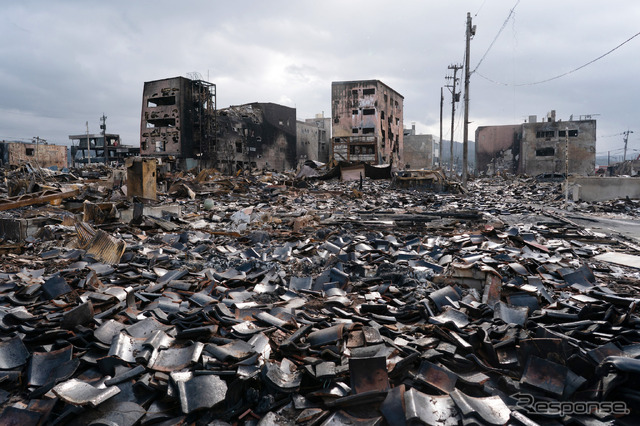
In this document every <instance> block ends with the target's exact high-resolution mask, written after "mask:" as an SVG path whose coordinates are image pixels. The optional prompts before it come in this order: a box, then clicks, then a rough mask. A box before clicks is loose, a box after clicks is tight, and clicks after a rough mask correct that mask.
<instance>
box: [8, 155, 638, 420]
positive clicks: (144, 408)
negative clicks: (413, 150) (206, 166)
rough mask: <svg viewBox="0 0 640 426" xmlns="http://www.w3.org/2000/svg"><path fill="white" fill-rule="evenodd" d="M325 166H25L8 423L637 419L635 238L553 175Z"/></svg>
mask: <svg viewBox="0 0 640 426" xmlns="http://www.w3.org/2000/svg"><path fill="white" fill-rule="evenodd" d="M154 161H155V160H154ZM128 166H129V168H132V169H133V168H135V166H136V165H135V164H131V163H129V164H128ZM319 166H320V165H319V164H309V165H307V167H306V168H302V169H300V170H299V171H298V173H297V177H296V174H294V173H291V174H285V173H275V172H253V173H250V172H244V173H238V174H237V175H235V176H231V177H229V176H224V175H221V174H220V173H218V172H216V171H215V170H202V171H200V172H197V173H196V172H170V171H162V170H161V169H158V170H159V172H158V174H157V176H156V175H155V169H154V170H153V172H154V175H153V179H150V180H149V179H147V180H145V174H146V173H147V172H145V167H146V166H145V165H142V166H141V167H140V168H139V169H137V170H133V172H134V173H142V175H143V176H141V177H140V179H141V180H140V181H137V180H136V181H135V182H134V181H133V180H131V179H130V180H127V174H128V173H129V171H124V170H115V171H114V170H111V169H108V168H106V167H101V166H97V167H94V168H85V169H80V170H71V171H69V172H65V173H62V172H50V171H47V170H45V169H25V168H22V169H13V170H8V169H7V170H4V171H3V175H4V179H3V181H2V184H1V186H0V191H1V192H2V199H0V211H1V213H2V214H1V217H0V236H1V237H0V238H1V239H0V253H1V254H2V257H1V259H2V264H1V270H0V329H1V330H2V332H1V333H0V336H2V338H1V339H0V404H1V405H0V407H1V408H0V424H24V425H37V424H109V425H115V424H117V425H136V424H143V425H149V424H212V425H225V424H246V425H275V424H278V425H281V424H305V425H336V424H353V425H384V424H388V425H404V424H427V425H450V424H451V425H453V424H492V425H502V424H514V425H515V424H519V425H535V424H540V425H542V424H544V425H549V424H557V425H560V424H578V425H606V424H616V423H617V424H637V423H638V412H637V408H636V407H637V406H638V401H639V399H640V394H639V393H638V378H639V375H640V360H639V358H640V335H639V333H638V328H639V325H640V322H639V318H638V316H637V314H636V307H637V304H638V301H640V296H639V294H638V290H637V285H638V283H639V282H640V273H639V270H638V268H640V253H638V251H639V250H640V247H638V245H637V241H636V240H634V239H632V238H627V237H626V236H625V235H621V234H613V235H612V234H605V233H601V232H596V231H593V230H592V229H590V228H589V227H585V226H583V225H580V224H579V223H578V221H577V220H576V219H575V218H574V217H573V216H572V215H573V213H571V212H567V211H566V210H563V209H561V207H562V205H563V197H562V191H561V190H560V183H559V182H557V181H554V180H546V181H542V180H536V179H534V178H517V177H510V178H508V179H507V178H502V177H493V178H490V179H489V178H487V179H479V180H475V181H472V182H470V183H469V185H468V191H462V190H461V189H460V187H459V185H457V184H456V183H455V182H450V181H449V180H448V179H447V178H446V176H444V174H442V173H441V172H439V171H433V172H424V171H423V172H420V173H418V172H415V173H413V172H403V173H399V174H398V175H396V176H395V177H394V178H393V179H389V178H381V179H373V178H371V177H368V176H372V173H373V175H375V176H378V175H377V174H384V173H385V171H384V170H379V169H376V170H369V171H367V169H365V168H364V167H362V168H351V169H350V168H349V167H346V166H344V167H338V170H335V169H334V170H331V171H329V170H323V169H322V167H319ZM358 167H359V166H358ZM331 173H332V174H331ZM340 176H342V179H340ZM378 177H380V176H378ZM387 177H388V176H387ZM136 182H138V183H136ZM140 182H142V184H140ZM156 185H157V188H156ZM574 211H580V212H582V213H583V214H584V215H590V217H593V218H596V217H615V218H620V217H625V218H631V219H633V218H634V217H635V216H636V215H637V214H638V211H639V210H638V205H637V202H636V201H634V200H628V199H623V200H619V201H614V202H599V203H581V204H576V205H575V206H574ZM594 220H595V219H594Z"/></svg>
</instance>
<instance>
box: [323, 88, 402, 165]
mask: <svg viewBox="0 0 640 426" xmlns="http://www.w3.org/2000/svg"><path fill="white" fill-rule="evenodd" d="M403 101H404V97H403V96H402V95H401V94H399V93H398V92H396V91H395V90H393V89H392V88H390V87H389V86H387V85H386V84H384V83H382V82H381V81H379V80H360V81H334V82H332V83H331V115H332V118H333V125H332V132H331V133H332V137H331V140H332V147H331V148H332V151H331V156H332V158H333V159H335V160H337V161H349V162H352V161H353V162H365V163H373V164H384V163H392V164H393V165H394V166H397V167H402V166H403V164H404V159H403V121H402V117H403Z"/></svg>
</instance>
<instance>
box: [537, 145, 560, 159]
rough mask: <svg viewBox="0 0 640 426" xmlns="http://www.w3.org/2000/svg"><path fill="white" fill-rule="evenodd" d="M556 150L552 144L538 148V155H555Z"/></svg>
mask: <svg viewBox="0 0 640 426" xmlns="http://www.w3.org/2000/svg"><path fill="white" fill-rule="evenodd" d="M555 154H556V150H555V149H554V148H553V147H552V146H547V147H544V148H538V149H536V157H553V156H555Z"/></svg>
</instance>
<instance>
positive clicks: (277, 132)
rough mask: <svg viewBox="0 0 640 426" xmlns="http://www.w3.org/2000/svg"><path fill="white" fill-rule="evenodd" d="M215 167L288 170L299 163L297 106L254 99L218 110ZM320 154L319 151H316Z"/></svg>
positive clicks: (232, 169)
mask: <svg viewBox="0 0 640 426" xmlns="http://www.w3.org/2000/svg"><path fill="white" fill-rule="evenodd" d="M217 123H218V133H217V135H216V139H217V144H216V151H215V158H216V161H215V163H214V165H215V167H217V168H219V169H220V170H223V171H226V172H231V171H234V170H237V169H240V168H242V169H247V168H258V169H270V170H271V169H273V170H280V171H283V170H287V169H291V168H294V167H295V166H296V165H297V164H298V159H299V155H309V154H308V153H309V151H304V152H305V153H306V154H298V149H297V143H296V109H295V108H290V107H287V106H284V105H278V104H274V103H259V102H254V103H251V104H245V105H236V106H230V107H229V108H224V109H220V110H218V117H217ZM316 155H317V154H316Z"/></svg>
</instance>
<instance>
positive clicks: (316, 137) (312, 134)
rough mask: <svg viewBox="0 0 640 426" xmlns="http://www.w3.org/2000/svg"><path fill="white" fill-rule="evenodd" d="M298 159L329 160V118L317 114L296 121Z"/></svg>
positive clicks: (324, 161) (301, 160) (302, 160)
mask: <svg viewBox="0 0 640 426" xmlns="http://www.w3.org/2000/svg"><path fill="white" fill-rule="evenodd" d="M296 131H297V151H298V152H297V155H298V161H299V162H304V161H306V160H313V161H320V162H323V163H326V162H327V161H329V151H330V150H329V147H330V144H331V140H330V138H331V135H330V132H331V118H328V117H324V115H323V114H317V115H316V118H307V119H305V120H304V121H298V122H297V123H296Z"/></svg>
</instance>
